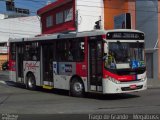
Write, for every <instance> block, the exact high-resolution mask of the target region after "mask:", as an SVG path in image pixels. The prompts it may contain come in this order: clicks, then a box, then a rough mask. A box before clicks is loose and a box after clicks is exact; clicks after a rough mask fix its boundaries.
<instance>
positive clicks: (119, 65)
mask: <svg viewBox="0 0 160 120" xmlns="http://www.w3.org/2000/svg"><path fill="white" fill-rule="evenodd" d="M108 50H109V51H108V55H107V57H105V67H106V68H109V69H127V68H133V69H134V68H138V67H144V43H140V42H132V43H131V42H130V43H127V42H119V41H118V42H109V44H108Z"/></svg>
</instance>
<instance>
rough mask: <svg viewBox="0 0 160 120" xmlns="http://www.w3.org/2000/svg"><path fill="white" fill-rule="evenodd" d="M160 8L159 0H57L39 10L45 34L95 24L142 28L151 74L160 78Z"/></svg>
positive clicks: (89, 27)
mask: <svg viewBox="0 0 160 120" xmlns="http://www.w3.org/2000/svg"><path fill="white" fill-rule="evenodd" d="M159 12H160V0H154V1H153V0H87V1H82V0H57V1H56V2H54V3H51V4H50V5H47V6H45V7H44V8H42V9H40V10H38V12H37V13H38V15H39V16H40V17H41V23H42V34H52V33H57V32H68V31H78V32H80V31H89V30H94V29H95V26H96V24H98V25H99V29H106V30H107V29H116V28H118V29H119V28H122V29H123V28H127V25H130V27H129V28H131V29H138V30H141V31H143V32H144V33H145V36H146V37H145V53H146V66H147V75H148V78H150V79H154V80H160V50H159V48H160V42H159V37H160V34H159V31H160V23H159V22H158V21H159V20H160V15H159ZM127 15H129V17H127ZM127 18H128V19H127ZM97 21H99V22H98V23H96V22H97Z"/></svg>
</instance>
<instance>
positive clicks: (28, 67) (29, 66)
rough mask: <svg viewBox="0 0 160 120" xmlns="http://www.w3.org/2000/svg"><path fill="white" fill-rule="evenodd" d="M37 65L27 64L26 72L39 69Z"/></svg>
mask: <svg viewBox="0 0 160 120" xmlns="http://www.w3.org/2000/svg"><path fill="white" fill-rule="evenodd" d="M36 64H37V63H26V64H25V70H26V69H27V70H36V68H37V67H38V66H37V65H36Z"/></svg>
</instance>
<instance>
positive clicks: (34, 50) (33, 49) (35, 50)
mask: <svg viewBox="0 0 160 120" xmlns="http://www.w3.org/2000/svg"><path fill="white" fill-rule="evenodd" d="M24 52H25V54H24V60H26V61H39V60H40V46H39V43H38V42H34V43H27V44H25V47H24Z"/></svg>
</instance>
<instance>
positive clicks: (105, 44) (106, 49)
mask: <svg viewBox="0 0 160 120" xmlns="http://www.w3.org/2000/svg"><path fill="white" fill-rule="evenodd" d="M104 53H106V54H107V53H108V43H104Z"/></svg>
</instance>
